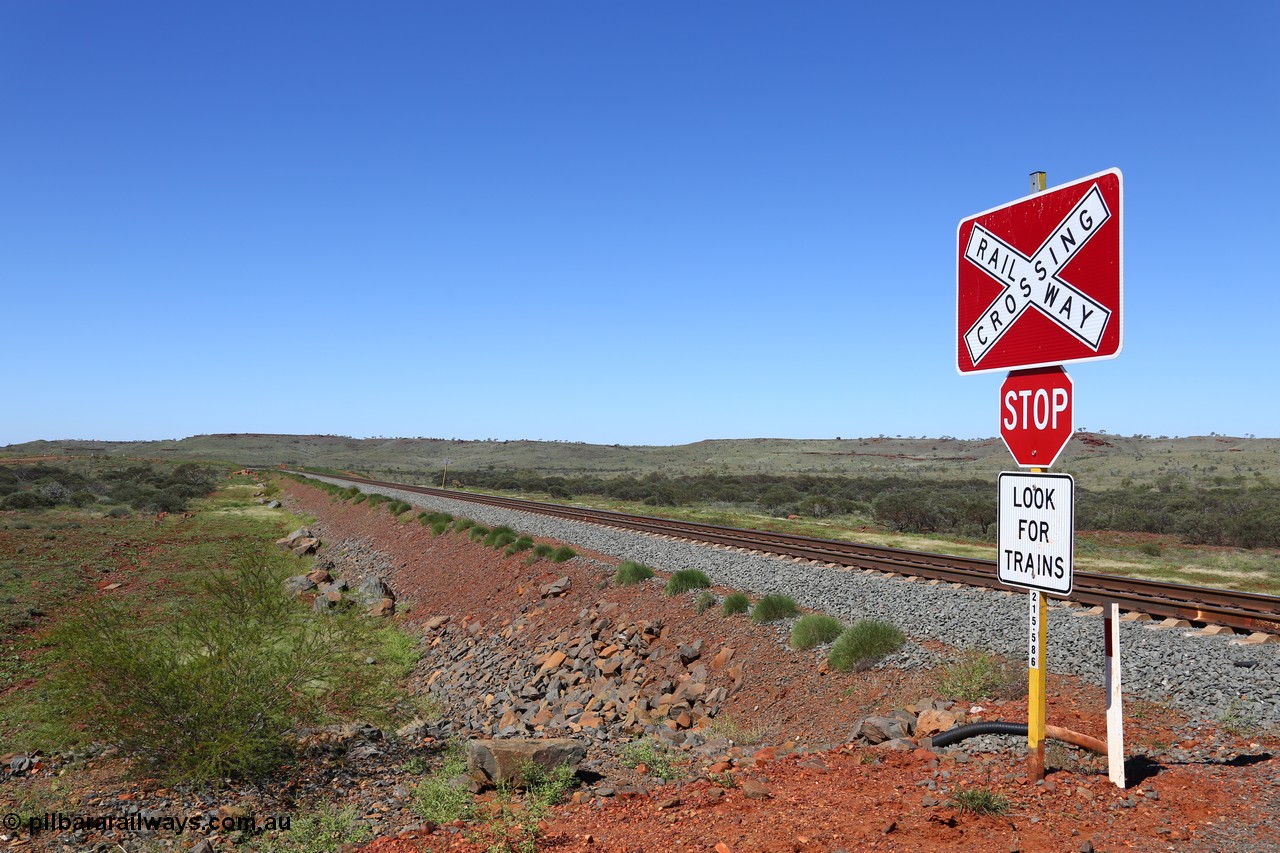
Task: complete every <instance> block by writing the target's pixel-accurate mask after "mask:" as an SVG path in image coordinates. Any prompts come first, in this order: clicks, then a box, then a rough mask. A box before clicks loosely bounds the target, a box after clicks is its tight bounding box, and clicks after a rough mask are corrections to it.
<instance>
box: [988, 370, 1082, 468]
mask: <svg viewBox="0 0 1280 853" xmlns="http://www.w3.org/2000/svg"><path fill="white" fill-rule="evenodd" d="M1071 396H1072V394H1071V377H1070V376H1068V375H1067V372H1066V371H1065V370H1063V369H1062V368H1061V367H1037V368H1034V369H1032V370H1014V371H1010V373H1009V375H1008V377H1007V378H1006V379H1005V380H1004V384H1003V385H1001V386H1000V437H1001V438H1003V439H1004V443H1005V446H1006V447H1008V448H1009V452H1010V453H1012V454H1013V458H1014V459H1015V460H1016V461H1017V463H1018V464H1019V465H1021V466H1022V467H1023V468H1048V467H1049V466H1050V465H1052V464H1053V463H1054V460H1056V459H1057V458H1058V454H1059V453H1061V452H1062V449H1063V448H1064V447H1066V446H1067V442H1068V441H1070V440H1071V433H1073V432H1074V431H1075V420H1074V418H1075V415H1074V413H1073V412H1072V403H1071Z"/></svg>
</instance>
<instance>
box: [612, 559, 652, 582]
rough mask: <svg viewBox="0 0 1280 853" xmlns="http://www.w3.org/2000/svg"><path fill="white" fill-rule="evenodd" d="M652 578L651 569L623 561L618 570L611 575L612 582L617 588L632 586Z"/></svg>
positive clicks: (629, 561)
mask: <svg viewBox="0 0 1280 853" xmlns="http://www.w3.org/2000/svg"><path fill="white" fill-rule="evenodd" d="M651 577H653V569H651V568H649V567H648V566H646V565H644V564H643V563H636V562H633V561H631V560H623V561H622V562H621V563H619V564H618V570H617V571H616V572H614V573H613V582H614V583H616V584H618V586H632V585H634V584H638V583H640V582H641V581H646V580H648V579H649V578H651Z"/></svg>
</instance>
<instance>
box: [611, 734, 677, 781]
mask: <svg viewBox="0 0 1280 853" xmlns="http://www.w3.org/2000/svg"><path fill="white" fill-rule="evenodd" d="M682 761H683V759H682V758H681V757H680V756H679V755H678V753H676V752H674V751H673V750H672V749H671V748H670V747H667V746H665V745H664V744H663V743H661V742H660V741H658V739H657V738H654V737H644V738H639V739H637V740H633V741H631V742H630V743H628V744H626V745H625V746H624V747H623V748H622V763H623V764H625V765H626V766H627V767H630V768H632V769H638V768H639V767H640V766H641V765H644V768H645V771H646V772H647V773H648V774H649V775H650V776H656V777H657V778H659V779H665V780H666V781H668V782H670V781H672V780H674V779H681V778H683V777H684V775H685V774H684V770H683V769H682V768H681V767H679V766H678V765H679V764H680V763H682Z"/></svg>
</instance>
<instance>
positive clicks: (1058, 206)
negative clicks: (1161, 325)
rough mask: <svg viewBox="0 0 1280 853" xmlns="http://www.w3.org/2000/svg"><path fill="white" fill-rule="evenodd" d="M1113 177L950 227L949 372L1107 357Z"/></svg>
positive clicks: (1114, 260)
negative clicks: (953, 332) (952, 309)
mask: <svg viewBox="0 0 1280 853" xmlns="http://www.w3.org/2000/svg"><path fill="white" fill-rule="evenodd" d="M1122 208H1123V184H1122V179H1121V175H1120V170H1119V169H1111V170H1109V171H1106V172H1100V173H1098V174H1096V175H1090V176H1089V177H1087V178H1081V179H1080V180H1078V181H1073V182H1072V183H1069V184H1064V185H1062V186H1060V187H1055V188H1053V189H1051V190H1047V191H1045V192H1040V193H1035V194H1033V195H1030V196H1027V197H1026V198H1022V199H1019V200H1017V201H1015V202H1012V203H1010V204H1006V205H1003V206H1001V207H997V208H993V209H991V210H987V211H984V212H982V213H979V214H976V215H974V216H971V217H969V218H967V219H964V220H962V221H961V222H960V225H959V227H958V228H957V241H956V242H957V256H956V328H957V336H956V368H957V370H959V372H960V373H983V372H988V371H993V370H1009V369H1011V368H1025V367H1046V366H1049V365H1055V364H1070V363H1073V362H1078V361H1093V360H1097V359H1103V358H1112V357H1114V356H1116V355H1118V354H1119V352H1120V347H1121V343H1122V332H1123V327H1122V323H1121V309H1122V302H1123V283H1124V275H1123V271H1124V263H1123V245H1124V242H1123V239H1122V238H1123V232H1122V228H1121V213H1122Z"/></svg>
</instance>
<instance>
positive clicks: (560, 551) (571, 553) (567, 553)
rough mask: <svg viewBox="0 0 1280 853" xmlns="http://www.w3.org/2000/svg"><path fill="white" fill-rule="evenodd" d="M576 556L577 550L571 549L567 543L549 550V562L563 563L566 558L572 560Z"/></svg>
mask: <svg viewBox="0 0 1280 853" xmlns="http://www.w3.org/2000/svg"><path fill="white" fill-rule="evenodd" d="M576 556H578V552H577V551H575V550H573V549H572V548H570V547H569V546H568V545H561V546H560V547H559V548H556V549H555V550H554V551H552V552H551V562H553V563H563V562H566V561H568V560H572V559H573V558H574V557H576Z"/></svg>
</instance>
